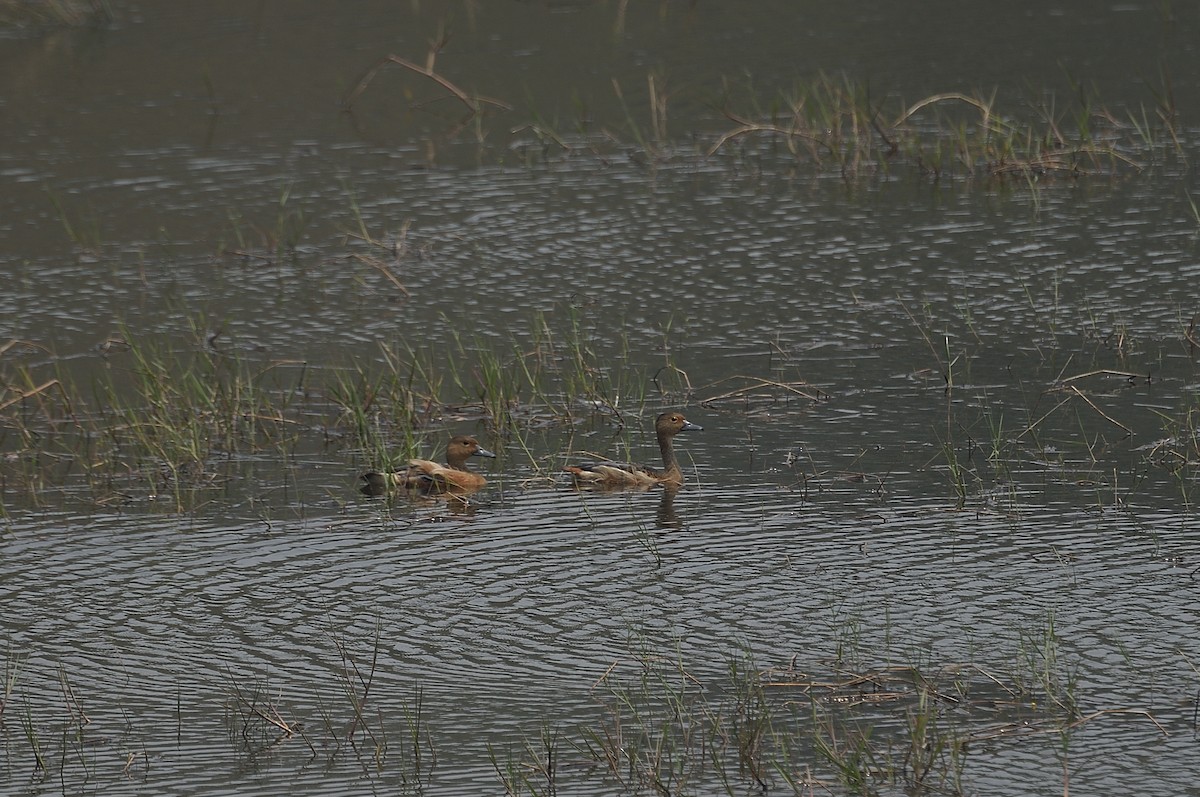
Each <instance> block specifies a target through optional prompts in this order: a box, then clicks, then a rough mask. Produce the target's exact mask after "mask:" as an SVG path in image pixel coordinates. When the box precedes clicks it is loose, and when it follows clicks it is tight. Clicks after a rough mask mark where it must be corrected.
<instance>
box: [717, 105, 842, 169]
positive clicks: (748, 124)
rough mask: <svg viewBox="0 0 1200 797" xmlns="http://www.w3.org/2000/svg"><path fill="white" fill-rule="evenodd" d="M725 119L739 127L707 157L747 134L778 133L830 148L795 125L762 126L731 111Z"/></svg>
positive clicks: (721, 138)
mask: <svg viewBox="0 0 1200 797" xmlns="http://www.w3.org/2000/svg"><path fill="white" fill-rule="evenodd" d="M725 118H727V119H729V120H731V121H733V122H736V123H737V124H738V127H736V128H734V129H733V130H730V131H729V132H727V133H725V134H723V135H722V136H721V137H720V138H718V139H717V141H716V143H715V144H713V145H712V146H711V147H709V148H708V152H707V153H706V156H707V157H710V158H711V157H712V156H713V155H715V154H716V153H717V151H718V150H719V149H721V147H723V146H725V145H726V144H727V143H728V142H730V141H731V140H733V139H735V138H738V137H740V136H744V135H746V134H747V133H777V134H779V135H782V136H787V137H788V138H800V139H804V140H805V141H811V142H812V143H814V144H820V145H821V146H824V147H826V148H827V149H828V148H829V144H828V143H827V142H826V141H825V140H824V139H821V138H818V137H817V136H814V135H810V134H808V133H804V132H801V131H800V130H799V129H797V128H796V127H795V126H794V125H793V126H792V127H790V128H787V127H780V126H779V125H772V124H761V123H758V122H752V121H750V120H749V119H745V118H743V117H741V116H738V115H737V114H735V113H733V112H731V111H725Z"/></svg>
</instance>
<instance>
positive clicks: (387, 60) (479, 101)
mask: <svg viewBox="0 0 1200 797" xmlns="http://www.w3.org/2000/svg"><path fill="white" fill-rule="evenodd" d="M388 64H397V65H398V66H402V67H404V68H405V69H407V70H409V71H410V72H415V73H417V74H418V75H421V76H422V77H427V78H429V79H430V80H432V81H433V82H434V83H437V84H438V85H439V86H441V87H442V88H444V89H446V91H448V92H450V93H451V94H453V95H454V96H455V97H456V98H458V100H459V102H461V103H462V104H463V105H465V106H466V107H467V109H468V110H469V111H470V112H471V115H472V116H474V115H475V114H478V113H480V112H481V111H482V110H483V108H482V106H483V105H493V106H495V107H497V108H502V109H503V110H506V111H511V110H512V106H511V105H509V104H508V103H506V102H504V101H502V100H497V99H493V98H491V97H482V96H479V95H471V94H467V92H465V91H463V90H462V89H460V88H459V87H458V86H456V85H454V84H453V83H451V82H450V81H449V80H447V79H446V78H444V77H442V76H441V75H439V74H438V73H437V72H434V71H433V67H432V66H428V67H424V66H421V65H420V64H414V63H413V62H412V61H409V60H408V59H406V58H401V57H400V56H398V55H385V56H384V57H383V58H380V59H379V61H377V62H376V63H375V64H374V65H373V66H372V67H371V68H370V69H368V70H367V72H366V74H365V75H363V76H362V78H361V79H360V80H359V81H358V84H357V85H356V86H355V87H354V90H353V91H351V92H350V95H349V96H348V97H346V100H345V102H343V103H342V107H343V108H345V110H347V111H349V110H350V109H351V108H353V106H354V103H355V101H356V100H357V99H358V98H359V95H361V94H362V93H363V92H364V91H366V89H367V86H368V85H370V83H371V81H372V80H374V79H375V76H376V75H377V74H379V70H381V69H383V68H384V67H385V66H387V65H388Z"/></svg>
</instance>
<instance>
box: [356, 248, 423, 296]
mask: <svg viewBox="0 0 1200 797" xmlns="http://www.w3.org/2000/svg"><path fill="white" fill-rule="evenodd" d="M354 259H355V260H357V261H358V262H360V263H366V264H367V265H368V266H370V267H371V268H373V269H375V270H376V271H378V272H379V273H380V274H382V275H383V276H385V277H387V278H388V280H389V281H390V282H391V283H392V285H395V286H396V289H397V290H399V291H400V292H401V293H403V294H404V295H405V296H411V294H410V293H409V292H408V288H406V287H404V283H402V282H401V281H400V279H399V278H398V277H397V276H396V275H395V274H393V273H392V270H391V269H390V268H388V266H387V263H384V262H383V261H381V260H379V259H378V258H374V257H370V256H368V255H354Z"/></svg>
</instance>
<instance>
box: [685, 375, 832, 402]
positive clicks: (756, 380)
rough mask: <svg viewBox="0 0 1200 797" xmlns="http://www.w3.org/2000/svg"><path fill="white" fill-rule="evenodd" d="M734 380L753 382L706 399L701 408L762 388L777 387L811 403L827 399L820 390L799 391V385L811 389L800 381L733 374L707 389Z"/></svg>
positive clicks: (713, 383) (826, 394)
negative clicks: (811, 391) (778, 380)
mask: <svg viewBox="0 0 1200 797" xmlns="http://www.w3.org/2000/svg"><path fill="white" fill-rule="evenodd" d="M734 379H746V380H751V381H752V382H753V384H750V385H746V386H744V387H739V388H736V389H735V390H730V391H728V392H726V393H721V394H720V395H717V396H712V397H711V398H706V399H704V400H703V401H701V402H700V404H701V406H704V407H707V406H709V405H710V404H713V403H715V402H718V401H724V400H726V399H731V398H742V397H744V396H745V395H746V394H748V393H750V392H751V391H753V390H758V389H761V388H764V387H777V388H779V389H781V390H784V391H787V392H789V393H793V394H795V395H797V396H800V397H801V398H805V399H807V400H809V401H812V402H820V401H823V400H825V399H828V398H829V394H828V393H825V391H823V390H821V389H820V388H817V389H816V391H817V392H816V393H809V392H805V391H803V390H801V389H800V387H799V386H800V385H803V386H805V387H811V385H809V384H808V383H807V382H803V381H801V382H777V381H775V380H773V379H763V378H762V377H758V376H746V375H744V374H735V375H734V376H727V377H725V378H723V379H718V380H717V381H716V382H711V383H710V384H709V385H708V387H714V386H716V385H719V384H721V383H723V382H729V381H732V380H734Z"/></svg>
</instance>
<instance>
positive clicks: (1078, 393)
mask: <svg viewBox="0 0 1200 797" xmlns="http://www.w3.org/2000/svg"><path fill="white" fill-rule="evenodd" d="M1066 389H1067V390H1069V391H1070V392H1072V393H1073V394H1075V395H1076V396H1078V397H1079V398H1081V399H1083V401H1084V403H1086V404H1087V405H1088V406H1089V407H1091V408H1092V409H1094V410H1095V411H1096V413H1097V414H1098V415H1099V416H1100V417H1101V418H1103V419H1104V420H1106V421H1108V422H1109V423H1111V424H1112V425H1114V426H1117V427H1120V428H1121V429H1124V430H1125V434H1126V435H1127V436H1129V437H1133V430H1132V429H1130V428H1129V427H1128V426H1126V425H1125V424H1123V423H1121V422H1120V421H1118V420H1117V419H1116V418H1113V417H1112V416H1111V415H1109V414H1107V413H1106V412H1104V410H1102V409H1100V408H1099V407H1097V406H1096V404H1095V402H1093V401H1092V400H1091V399H1090V398H1088V397H1087V396H1086V395H1085V394H1084V393H1083V391H1082V390H1080V389H1079V388H1077V387H1075V386H1074V385H1067V387H1066Z"/></svg>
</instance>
